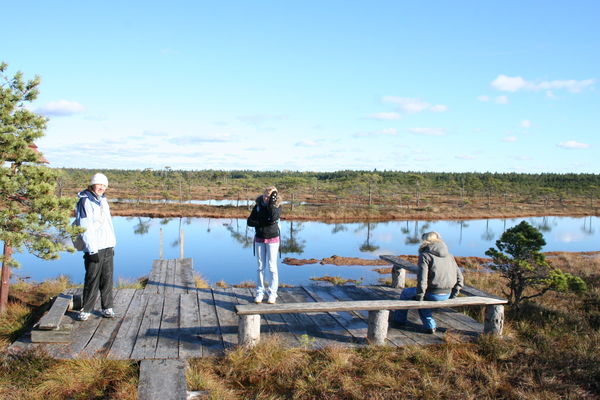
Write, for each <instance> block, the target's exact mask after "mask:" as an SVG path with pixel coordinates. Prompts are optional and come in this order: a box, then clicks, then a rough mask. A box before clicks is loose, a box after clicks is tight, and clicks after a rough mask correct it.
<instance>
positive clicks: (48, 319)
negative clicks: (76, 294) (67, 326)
mask: <svg viewBox="0 0 600 400" xmlns="http://www.w3.org/2000/svg"><path fill="white" fill-rule="evenodd" d="M72 300H73V295H71V294H68V295H67V294H63V293H61V294H59V295H58V296H56V299H54V302H53V303H52V307H50V310H48V312H47V313H46V314H45V315H44V316H43V317H42V318H41V319H40V322H39V324H38V326H37V329H41V330H51V329H59V328H60V322H61V320H62V318H63V316H64V315H65V312H67V308H69V304H70V303H71V301H72Z"/></svg>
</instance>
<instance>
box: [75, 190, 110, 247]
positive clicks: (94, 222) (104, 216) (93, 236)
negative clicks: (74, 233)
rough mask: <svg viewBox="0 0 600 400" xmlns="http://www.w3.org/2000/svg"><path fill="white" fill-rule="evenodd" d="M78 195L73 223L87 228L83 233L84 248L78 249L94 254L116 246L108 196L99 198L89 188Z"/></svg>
mask: <svg viewBox="0 0 600 400" xmlns="http://www.w3.org/2000/svg"><path fill="white" fill-rule="evenodd" d="M78 196H79V201H78V202H77V208H76V210H75V221H74V222H73V225H78V226H81V227H82V228H85V232H84V233H82V234H81V239H82V241H83V249H78V250H82V251H84V252H86V253H90V254H94V253H97V252H98V251H99V250H102V249H107V248H109V247H115V245H116V243H117V240H116V237H115V229H114V227H113V223H112V218H111V216H110V208H109V206H108V201H107V200H106V196H102V197H100V198H98V197H97V196H96V195H95V194H94V193H92V192H91V191H89V190H84V191H82V192H80V193H79V194H78Z"/></svg>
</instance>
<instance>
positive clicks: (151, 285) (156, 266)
mask: <svg viewBox="0 0 600 400" xmlns="http://www.w3.org/2000/svg"><path fill="white" fill-rule="evenodd" d="M164 263H165V260H153V261H152V271H150V275H149V276H148V283H147V284H146V287H145V288H144V291H145V292H146V293H158V285H159V282H160V275H161V271H162V268H163V265H164Z"/></svg>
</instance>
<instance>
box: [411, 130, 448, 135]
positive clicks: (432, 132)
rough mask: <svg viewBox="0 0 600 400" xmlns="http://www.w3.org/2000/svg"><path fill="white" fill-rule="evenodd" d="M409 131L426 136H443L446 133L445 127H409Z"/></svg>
mask: <svg viewBox="0 0 600 400" xmlns="http://www.w3.org/2000/svg"><path fill="white" fill-rule="evenodd" d="M406 130H407V131H408V132H411V133H416V134H418V135H426V136H443V135H445V134H446V130H445V129H444V128H407V129H406Z"/></svg>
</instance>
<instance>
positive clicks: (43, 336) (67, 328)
mask: <svg viewBox="0 0 600 400" xmlns="http://www.w3.org/2000/svg"><path fill="white" fill-rule="evenodd" d="M72 332H73V325H72V324H62V325H60V327H59V328H58V329H52V330H47V329H46V330H40V329H33V330H32V331H31V337H30V341H31V343H69V342H70V341H71V333H72Z"/></svg>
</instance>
